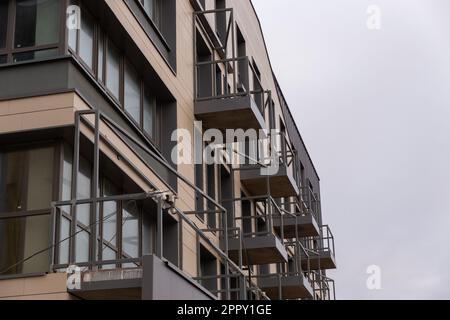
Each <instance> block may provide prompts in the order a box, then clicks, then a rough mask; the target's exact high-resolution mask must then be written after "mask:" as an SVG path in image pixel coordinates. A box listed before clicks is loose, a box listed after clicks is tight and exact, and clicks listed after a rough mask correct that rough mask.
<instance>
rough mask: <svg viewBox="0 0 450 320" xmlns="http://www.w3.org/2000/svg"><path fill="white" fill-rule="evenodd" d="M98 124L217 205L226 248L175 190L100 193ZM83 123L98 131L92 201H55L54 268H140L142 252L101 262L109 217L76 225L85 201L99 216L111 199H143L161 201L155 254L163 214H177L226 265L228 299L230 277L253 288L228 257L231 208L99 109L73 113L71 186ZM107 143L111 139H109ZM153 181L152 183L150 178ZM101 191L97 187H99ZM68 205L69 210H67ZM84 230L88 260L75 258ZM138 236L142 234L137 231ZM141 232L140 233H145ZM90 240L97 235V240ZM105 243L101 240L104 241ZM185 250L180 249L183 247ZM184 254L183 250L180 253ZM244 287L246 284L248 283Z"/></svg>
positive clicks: (73, 197)
mask: <svg viewBox="0 0 450 320" xmlns="http://www.w3.org/2000/svg"><path fill="white" fill-rule="evenodd" d="M100 123H102V125H106V126H107V127H108V128H109V129H110V130H112V132H114V134H117V135H118V136H120V137H123V136H125V137H126V138H127V139H129V140H131V141H132V142H133V143H134V144H136V145H137V146H138V147H139V148H140V149H141V150H143V151H144V152H145V153H147V154H149V155H150V156H152V157H153V158H154V159H156V161H158V162H159V163H160V164H161V165H163V166H164V167H165V168H167V169H168V170H169V171H170V172H172V173H173V174H175V175H176V176H177V178H178V180H179V182H180V183H184V184H185V185H187V186H188V187H189V188H190V189H192V190H193V191H195V192H198V193H199V194H200V195H201V196H202V197H204V198H205V199H206V200H207V201H209V202H211V203H213V204H214V208H215V209H214V210H212V211H213V212H214V213H215V214H218V215H219V216H220V217H221V219H219V221H220V223H221V228H220V229H219V230H222V234H221V237H222V239H223V240H224V241H223V243H224V246H223V248H219V247H218V246H217V245H216V244H215V243H214V242H213V241H212V240H211V239H210V238H209V237H208V236H207V234H206V233H205V231H204V230H202V229H201V228H199V227H198V226H197V225H196V224H195V223H194V222H193V221H192V220H191V219H190V218H189V215H188V214H186V213H184V212H183V211H181V210H180V209H178V208H177V207H176V205H175V203H174V201H172V197H173V194H172V191H159V190H156V189H155V190H151V191H149V192H143V193H140V194H130V195H119V196H112V197H102V196H100V195H99V194H98V181H99V172H100V162H99V159H100V142H101V137H100ZM82 124H84V125H85V126H86V127H88V128H90V129H91V130H92V133H93V135H94V161H93V178H92V179H93V181H94V187H93V190H94V194H93V196H92V198H89V199H79V198H78V195H77V193H76V192H72V195H71V200H68V201H57V202H54V203H53V204H52V218H53V230H55V231H56V232H54V238H53V244H52V246H51V248H49V250H51V252H52V257H51V260H52V262H53V270H55V271H57V270H60V269H64V268H67V267H68V266H69V265H70V264H76V265H77V266H79V267H86V268H87V269H89V270H97V269H102V268H103V267H104V266H115V267H119V268H124V267H126V268H138V267H141V266H142V253H143V252H142V251H141V252H140V253H139V255H138V256H135V257H130V256H127V255H126V254H122V251H119V252H120V254H119V255H120V257H121V258H120V259H112V260H101V259H98V255H97V254H98V251H99V250H98V243H97V241H98V237H97V226H98V225H99V224H100V223H102V222H103V221H105V219H108V218H109V217H108V216H107V217H103V218H102V219H100V220H95V221H94V222H93V223H92V224H90V225H89V226H81V230H79V229H80V226H79V225H78V219H77V208H78V207H79V206H81V205H88V206H89V207H90V208H91V209H90V210H91V217H93V216H94V217H96V216H97V212H98V209H99V205H100V204H103V203H106V202H112V201H131V202H136V201H145V200H152V201H155V202H156V203H157V208H158V209H157V213H156V249H155V251H156V252H155V253H156V256H158V257H160V258H162V259H164V252H163V247H164V246H163V233H164V225H163V216H164V215H165V214H169V213H168V212H169V211H170V213H171V214H172V215H174V216H177V217H178V218H179V222H183V223H185V224H186V225H187V226H188V227H189V228H191V229H192V230H193V231H194V233H195V234H197V236H198V239H201V240H202V241H203V242H204V243H206V244H207V246H208V248H210V249H211V250H213V252H214V253H215V254H216V255H217V257H218V259H219V261H220V262H221V263H222V265H223V266H224V274H222V273H221V272H220V271H218V273H219V274H218V276H220V277H223V279H224V285H223V288H222V289H221V290H222V291H224V296H225V298H226V299H231V297H232V293H233V290H232V288H231V287H230V285H231V284H230V279H231V278H233V277H234V278H241V279H242V280H241V281H242V283H243V284H245V286H250V283H248V284H247V282H246V278H245V277H246V273H245V272H244V271H243V269H242V265H239V266H238V265H236V264H235V263H234V262H233V261H232V260H231V259H230V257H229V255H228V253H229V250H228V241H229V240H228V232H226V231H225V230H228V226H227V210H226V209H225V208H224V207H223V206H222V205H221V204H219V203H217V202H216V201H215V200H214V199H212V198H211V197H209V196H208V195H207V194H206V193H204V192H203V191H202V190H201V189H199V188H198V187H196V186H195V185H194V184H193V183H191V182H190V180H189V179H187V178H186V177H184V176H182V175H181V174H179V173H178V172H177V170H176V169H173V168H172V167H171V165H170V164H168V163H167V162H166V161H165V160H164V159H163V158H162V157H161V156H160V155H158V154H156V153H155V152H154V151H152V150H151V149H149V148H148V147H147V146H145V145H144V144H143V143H141V142H140V141H139V140H137V139H136V138H134V137H133V136H131V135H129V134H128V133H127V131H126V130H124V129H123V128H121V127H120V126H118V125H117V124H116V123H115V122H114V121H112V120H111V119H110V118H109V117H108V116H106V115H105V114H103V113H101V112H100V111H98V110H86V111H77V112H76V113H75V138H74V153H73V165H72V171H73V172H72V181H71V187H72V190H77V179H78V171H79V161H80V139H81V127H82ZM105 143H107V142H106V141H105ZM149 184H150V185H152V183H151V182H149ZM95 190H97V191H95ZM68 208H69V210H67V209H68ZM67 211H68V212H67ZM63 217H64V218H65V219H67V218H69V221H70V227H69V229H70V233H69V236H67V237H65V238H60V237H59V233H58V230H61V224H60V223H61V221H62V219H63ZM82 232H88V233H89V234H90V235H89V238H90V239H91V240H89V258H88V259H86V260H87V261H81V262H80V261H77V258H76V248H75V244H76V242H75V238H76V237H77V235H79V234H81V233H82ZM137 236H138V235H137ZM141 236H142V235H139V237H141ZM92 239H95V240H94V241H93V240H92ZM65 242H68V250H69V258H68V260H67V263H60V261H59V259H58V257H59V256H60V254H59V252H58V251H59V247H60V245H61V244H62V243H65ZM102 246H103V244H102ZM181 249H182V248H180V250H181ZM180 256H182V253H180ZM245 286H244V287H245ZM244 289H245V288H243V289H241V293H240V297H245V295H246V293H247V289H245V290H244Z"/></svg>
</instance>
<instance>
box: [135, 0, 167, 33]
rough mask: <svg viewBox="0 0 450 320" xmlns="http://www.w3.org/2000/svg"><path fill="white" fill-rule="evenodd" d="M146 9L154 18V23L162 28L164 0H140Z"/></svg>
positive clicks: (151, 17)
mask: <svg viewBox="0 0 450 320" xmlns="http://www.w3.org/2000/svg"><path fill="white" fill-rule="evenodd" d="M139 1H140V2H141V4H142V6H143V7H144V11H145V12H146V13H147V15H148V16H149V17H150V19H152V21H153V23H154V24H155V25H156V26H157V27H158V28H159V29H160V28H161V22H162V21H161V20H162V19H161V17H162V3H161V1H162V0H139Z"/></svg>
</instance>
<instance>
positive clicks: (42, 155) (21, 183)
mask: <svg viewBox="0 0 450 320" xmlns="http://www.w3.org/2000/svg"><path fill="white" fill-rule="evenodd" d="M53 155H54V150H53V148H43V149H32V150H18V151H11V152H2V153H0V213H2V212H3V213H5V212H18V211H30V210H42V209H48V208H50V203H51V201H52V195H53Z"/></svg>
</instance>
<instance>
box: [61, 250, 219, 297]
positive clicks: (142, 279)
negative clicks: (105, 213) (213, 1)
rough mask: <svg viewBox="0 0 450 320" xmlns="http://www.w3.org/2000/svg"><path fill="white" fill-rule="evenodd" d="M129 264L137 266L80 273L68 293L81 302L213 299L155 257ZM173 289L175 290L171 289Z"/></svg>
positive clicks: (176, 269)
mask: <svg viewBox="0 0 450 320" xmlns="http://www.w3.org/2000/svg"><path fill="white" fill-rule="evenodd" d="M119 262H120V263H124V262H126V260H122V261H114V263H119ZM105 263H111V262H104V263H103V265H105ZM130 264H131V265H133V264H136V267H128V268H126V267H124V268H121V269H114V270H96V271H95V270H94V271H93V270H88V271H84V272H82V273H81V277H80V278H81V279H80V280H81V281H80V286H79V287H78V288H76V289H72V290H68V291H69V293H71V294H72V295H74V296H76V297H78V298H81V299H83V300H141V299H142V300H167V299H171V300H181V299H186V297H189V299H192V300H213V299H215V298H214V296H213V295H212V294H211V293H209V292H208V291H207V290H206V289H204V288H202V287H201V286H200V285H199V284H197V283H196V282H194V280H192V279H190V278H189V277H187V276H186V275H184V274H183V273H182V272H181V271H180V270H179V269H178V268H177V267H175V266H173V265H171V264H170V263H169V262H167V261H165V262H164V261H163V260H161V259H159V258H158V257H156V256H154V255H150V256H144V257H143V258H142V259H139V261H138V260H134V262H133V263H128V265H130ZM137 265H142V267H137ZM99 267H100V266H99ZM174 287H176V288H177V290H172V289H171V288H174Z"/></svg>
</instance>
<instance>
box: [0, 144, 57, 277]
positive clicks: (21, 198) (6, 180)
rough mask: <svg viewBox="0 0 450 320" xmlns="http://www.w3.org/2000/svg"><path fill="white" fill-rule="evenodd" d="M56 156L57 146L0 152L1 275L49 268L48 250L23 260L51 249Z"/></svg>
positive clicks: (39, 271)
mask: <svg viewBox="0 0 450 320" xmlns="http://www.w3.org/2000/svg"><path fill="white" fill-rule="evenodd" d="M54 156H55V149H54V148H53V147H36V148H31V149H21V148H16V147H14V148H10V149H8V150H5V149H4V151H2V152H0V271H4V270H6V269H8V270H7V271H6V272H5V273H4V274H1V275H0V276H5V275H11V274H22V273H27V274H28V273H43V272H47V271H48V269H49V252H47V251H46V252H43V253H42V254H39V255H37V256H35V257H33V258H32V259H30V260H27V261H24V262H23V260H24V259H27V258H29V257H31V256H32V255H34V254H35V253H36V252H39V251H41V250H44V249H46V248H48V247H49V246H50V237H51V230H50V227H51V222H50V206H51V201H52V200H53V194H54V182H53V181H54V180H53V178H54V175H55V167H54V158H55V157H54ZM12 266H14V267H12Z"/></svg>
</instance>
